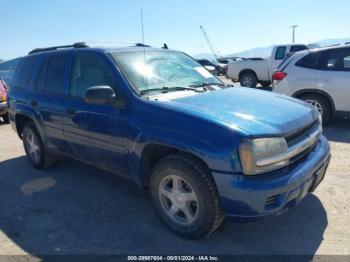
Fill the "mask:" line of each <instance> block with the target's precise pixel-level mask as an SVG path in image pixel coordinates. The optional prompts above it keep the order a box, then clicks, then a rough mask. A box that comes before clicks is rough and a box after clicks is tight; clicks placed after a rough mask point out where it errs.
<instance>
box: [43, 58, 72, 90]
mask: <svg viewBox="0 0 350 262" xmlns="http://www.w3.org/2000/svg"><path fill="white" fill-rule="evenodd" d="M66 60H67V55H65V54H59V55H52V56H50V59H49V64H48V68H47V74H46V88H45V89H46V91H47V92H50V93H56V94H59V93H62V90H63V81H64V67H65V64H66Z"/></svg>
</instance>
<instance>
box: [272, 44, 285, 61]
mask: <svg viewBox="0 0 350 262" xmlns="http://www.w3.org/2000/svg"><path fill="white" fill-rule="evenodd" d="M286 50H287V47H286V46H279V47H277V49H276V55H275V60H283V59H284V56H285V54H286Z"/></svg>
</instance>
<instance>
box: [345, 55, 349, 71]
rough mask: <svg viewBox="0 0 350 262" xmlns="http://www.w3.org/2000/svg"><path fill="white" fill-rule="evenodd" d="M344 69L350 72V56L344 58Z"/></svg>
mask: <svg viewBox="0 0 350 262" xmlns="http://www.w3.org/2000/svg"><path fill="white" fill-rule="evenodd" d="M344 69H345V70H346V71H350V55H348V56H346V57H344Z"/></svg>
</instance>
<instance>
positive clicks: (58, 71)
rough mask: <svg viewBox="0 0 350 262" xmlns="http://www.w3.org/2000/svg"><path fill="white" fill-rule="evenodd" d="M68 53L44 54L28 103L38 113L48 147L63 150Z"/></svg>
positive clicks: (64, 146)
mask: <svg viewBox="0 0 350 262" xmlns="http://www.w3.org/2000/svg"><path fill="white" fill-rule="evenodd" d="M68 57H69V53H61V52H60V53H57V54H51V55H44V56H43V59H42V63H41V66H40V68H39V72H38V75H37V78H36V80H35V83H34V87H33V88H34V90H33V96H32V98H31V101H30V105H31V106H32V107H33V109H34V110H35V111H36V112H37V114H38V115H40V118H41V121H42V123H43V126H44V132H45V135H46V140H47V141H46V142H47V145H48V147H49V148H53V149H56V150H59V151H62V152H64V151H65V149H66V144H65V142H64V138H63V122H62V121H63V113H64V111H63V88H64V81H65V78H66V68H67V61H68Z"/></svg>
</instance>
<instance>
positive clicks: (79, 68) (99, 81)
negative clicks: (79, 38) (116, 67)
mask: <svg viewBox="0 0 350 262" xmlns="http://www.w3.org/2000/svg"><path fill="white" fill-rule="evenodd" d="M101 85H104V86H110V87H112V88H114V87H115V80H114V77H113V74H112V71H111V70H110V68H109V67H108V66H107V65H106V64H105V62H104V61H103V60H102V58H101V56H99V55H98V54H94V53H78V54H76V55H75V56H74V62H73V69H72V75H71V80H70V91H69V92H70V95H71V96H75V97H84V96H85V91H86V89H88V88H89V87H92V86H101Z"/></svg>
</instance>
